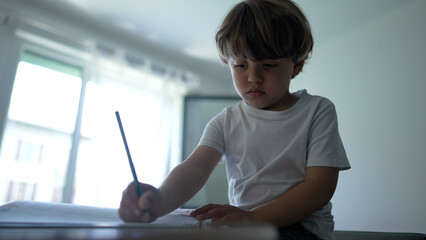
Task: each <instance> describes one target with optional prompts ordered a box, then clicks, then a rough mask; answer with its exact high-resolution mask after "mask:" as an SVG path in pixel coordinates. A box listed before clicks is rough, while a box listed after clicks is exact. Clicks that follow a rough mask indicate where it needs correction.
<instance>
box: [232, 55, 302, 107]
mask: <svg viewBox="0 0 426 240" xmlns="http://www.w3.org/2000/svg"><path fill="white" fill-rule="evenodd" d="M228 65H229V67H230V69H231V74H232V80H233V82H234V86H235V89H236V90H237V92H238V94H239V95H240V96H241V97H242V98H243V99H244V101H245V102H246V103H248V104H250V105H251V106H253V107H255V108H259V109H264V110H270V111H281V110H285V109H288V108H290V107H291V106H292V105H293V104H294V103H296V101H297V98H296V97H295V96H293V95H292V94H290V92H289V86H290V80H291V78H292V77H295V76H296V75H297V74H299V72H300V71H301V70H302V68H303V62H301V63H298V64H294V63H293V61H292V60H291V59H287V58H279V59H273V60H268V59H265V60H260V61H252V60H249V59H247V58H230V59H229V61H228Z"/></svg>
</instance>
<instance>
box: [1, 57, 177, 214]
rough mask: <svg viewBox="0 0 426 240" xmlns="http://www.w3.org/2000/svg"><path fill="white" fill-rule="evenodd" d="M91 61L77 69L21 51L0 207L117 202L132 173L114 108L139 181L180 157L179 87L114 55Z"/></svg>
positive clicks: (157, 178)
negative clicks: (33, 202)
mask: <svg viewBox="0 0 426 240" xmlns="http://www.w3.org/2000/svg"><path fill="white" fill-rule="evenodd" d="M92 61H93V62H90V64H89V67H87V68H88V69H86V68H85V69H84V72H85V74H83V68H82V67H79V66H74V65H72V64H68V63H66V62H62V61H58V60H56V59H54V58H49V57H46V56H43V55H41V54H38V53H36V52H35V51H34V52H33V51H25V52H24V53H23V54H22V58H21V61H20V62H19V65H18V70H17V74H16V79H15V83H14V87H13V92H12V98H11V103H10V107H9V113H8V120H7V124H6V128H5V133H4V136H3V141H2V149H0V205H1V204H4V203H6V202H10V201H15V200H20V199H25V200H38V201H53V202H62V201H65V202H72V203H77V204H85V205H94V206H104V207H118V204H119V201H120V198H121V192H122V191H123V189H124V188H125V187H126V186H127V184H128V183H129V182H131V181H132V176H131V172H130V168H129V165H128V162H127V157H126V152H125V149H124V145H123V142H122V139H121V136H120V132H119V128H118V124H117V122H116V118H115V111H120V115H121V118H122V121H123V125H124V129H125V131H126V136H127V138H128V139H127V140H128V143H129V147H130V151H131V153H132V157H133V160H134V164H135V167H136V171H137V172H138V177H139V180H140V181H141V182H147V183H149V184H152V185H154V186H158V185H159V184H160V183H161V181H162V179H163V178H164V176H165V174H166V173H167V172H168V171H169V169H170V167H171V166H170V165H173V164H174V163H177V162H179V156H180V154H179V153H180V148H179V143H180V142H179V140H180V139H179V135H180V132H179V129H180V126H181V122H180V119H181V112H182V102H183V94H184V91H185V88H184V86H183V85H181V83H179V82H178V81H173V79H165V78H164V77H160V76H158V75H156V74H153V73H151V72H149V71H144V70H143V69H142V70H141V69H134V68H132V67H129V66H126V65H125V64H122V63H120V61H106V60H103V59H102V58H100V57H94V58H93V59H92ZM87 72H90V74H87Z"/></svg>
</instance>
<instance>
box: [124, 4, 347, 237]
mask: <svg viewBox="0 0 426 240" xmlns="http://www.w3.org/2000/svg"><path fill="white" fill-rule="evenodd" d="M216 43H217V47H218V50H219V53H220V57H221V60H222V61H223V62H224V63H226V64H228V65H229V68H230V70H231V74H232V79H233V83H234V86H235V89H236V90H237V92H238V94H239V95H240V96H241V98H242V101H240V102H239V103H238V104H237V105H236V106H232V107H228V108H226V109H224V110H223V111H222V112H221V113H220V114H218V115H217V116H216V117H214V118H213V119H212V120H211V121H210V122H209V123H208V124H207V126H206V128H205V130H204V133H203V136H202V138H201V140H200V143H199V145H198V147H197V148H196V149H195V150H194V152H193V153H192V154H191V155H190V156H189V157H188V159H186V160H185V161H184V162H182V163H181V164H180V165H178V166H177V167H176V168H175V169H173V170H172V171H171V172H170V174H169V175H168V176H167V178H166V179H165V180H164V182H163V184H162V185H161V186H160V187H159V188H158V189H156V188H154V187H152V186H149V185H147V184H141V187H142V189H143V194H142V196H141V197H140V198H138V197H137V194H136V191H135V188H134V185H133V184H129V186H128V187H127V188H126V190H125V191H124V192H123V197H122V201H121V205H120V209H119V215H120V217H121V218H122V219H123V220H124V221H154V220H155V219H156V218H158V217H160V216H162V215H164V214H167V213H169V212H171V211H173V210H174V209H176V208H178V207H180V206H181V205H183V204H184V203H185V202H186V201H188V200H189V199H190V198H191V197H192V196H194V195H195V194H196V193H197V192H198V191H199V190H200V188H201V187H202V186H203V185H204V183H205V182H206V180H207V179H208V177H209V175H210V173H211V172H212V171H213V169H214V168H215V166H216V165H217V164H218V163H219V161H220V160H221V158H222V157H223V158H224V159H225V163H226V167H227V177H228V182H229V192H228V195H229V200H230V205H219V204H208V205H205V206H203V207H200V208H198V209H196V210H194V211H193V212H192V214H191V215H192V216H194V217H197V218H198V219H200V220H204V219H211V220H212V223H213V224H216V225H224V224H233V223H236V222H240V221H247V220H248V221H254V222H265V223H270V224H274V225H275V226H277V228H279V231H280V237H281V238H282V239H330V238H332V232H333V228H334V221H333V216H332V214H331V203H330V202H329V201H330V199H331V198H332V196H333V194H334V191H335V188H336V184H337V179H338V174H339V170H344V169H348V168H350V165H349V162H348V160H347V157H346V153H345V150H344V147H343V144H342V142H341V139H340V136H339V132H338V126H337V116H336V111H335V107H334V105H333V103H332V102H331V101H329V100H328V99H326V98H323V97H320V96H312V95H310V94H308V93H307V91H306V90H300V91H297V92H295V93H290V92H289V84H290V81H291V79H292V78H294V77H296V76H297V75H298V74H299V73H300V71H301V70H302V68H303V66H304V63H305V60H306V59H307V57H308V56H309V54H310V52H311V51H312V47H313V39H312V34H311V30H310V26H309V23H308V21H307V20H306V18H305V16H304V14H303V13H302V11H301V10H300V9H299V8H298V7H297V6H296V5H295V4H294V3H293V2H292V1H290V0H247V1H244V2H241V3H239V4H237V5H236V6H235V7H234V8H233V9H231V11H230V12H229V13H228V14H227V16H226V18H225V19H224V20H223V23H222V25H221V27H220V29H219V30H218V32H217V34H216ZM146 213H149V216H148V217H147V214H146Z"/></svg>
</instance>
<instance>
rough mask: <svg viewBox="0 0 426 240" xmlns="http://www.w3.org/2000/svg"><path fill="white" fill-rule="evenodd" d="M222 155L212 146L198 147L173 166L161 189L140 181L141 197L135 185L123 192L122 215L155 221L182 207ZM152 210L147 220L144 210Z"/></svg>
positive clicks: (129, 218)
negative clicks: (137, 193)
mask: <svg viewBox="0 0 426 240" xmlns="http://www.w3.org/2000/svg"><path fill="white" fill-rule="evenodd" d="M220 158H221V154H220V153H219V152H218V151H217V150H215V149H213V148H210V147H206V146H199V147H197V148H196V149H195V150H194V152H193V153H192V154H191V156H190V157H189V158H188V159H187V160H185V161H184V162H182V163H181V164H179V165H178V166H177V167H176V168H174V169H173V170H172V171H171V172H170V174H169V175H168V176H167V178H166V179H165V180H164V182H163V184H162V185H161V187H160V188H159V189H156V188H154V187H152V186H149V185H146V184H141V187H142V192H143V193H142V196H141V197H140V198H139V199H138V198H137V195H136V191H135V188H134V186H133V185H132V184H129V186H128V187H127V188H126V190H125V191H124V192H123V196H122V200H121V204H120V209H119V215H120V217H121V219H123V220H124V221H126V222H131V221H154V220H155V219H157V218H158V217H160V216H162V215H164V214H167V213H169V212H171V211H173V210H174V209H176V208H178V207H180V206H182V205H183V204H184V203H185V202H186V201H188V200H189V199H190V198H191V197H192V196H194V195H195V194H196V193H197V192H198V191H199V190H200V189H201V187H202V186H203V185H204V184H205V182H206V181H207V179H208V177H209V176H210V174H211V172H212V171H213V169H214V168H215V167H216V165H217V163H218V162H219V160H220ZM146 212H148V213H149V215H150V216H149V219H145V217H144V213H146Z"/></svg>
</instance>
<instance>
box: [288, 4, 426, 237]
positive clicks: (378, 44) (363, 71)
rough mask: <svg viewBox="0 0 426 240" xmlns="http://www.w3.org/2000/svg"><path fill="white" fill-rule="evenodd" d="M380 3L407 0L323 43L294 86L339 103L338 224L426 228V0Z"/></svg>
mask: <svg viewBox="0 0 426 240" xmlns="http://www.w3.org/2000/svg"><path fill="white" fill-rule="evenodd" d="M373 2H374V3H375V4H378V2H380V3H381V4H383V8H385V7H386V5H387V4H388V3H389V4H391V3H392V2H393V3H395V2H404V4H401V5H399V6H398V7H397V8H394V9H389V11H387V12H384V13H382V14H380V15H376V16H374V17H373V18H371V19H369V20H368V21H366V22H365V23H363V24H361V25H356V26H354V27H352V28H350V29H345V30H344V31H341V32H340V33H338V34H336V35H334V36H332V37H330V38H329V39H327V41H320V42H319V43H318V44H317V45H316V46H315V50H314V54H313V56H312V58H311V59H310V60H309V63H308V64H306V65H305V69H304V72H303V73H302V74H301V75H299V77H298V78H297V79H295V80H294V82H293V89H300V88H306V89H308V91H310V92H311V93H314V94H318V95H324V96H326V97H328V98H330V99H331V100H332V101H334V103H335V104H336V107H337V111H338V116H339V124H340V132H341V137H342V139H343V141H344V144H345V147H346V150H347V154H348V157H349V160H350V162H351V165H352V169H351V170H348V171H345V172H341V174H340V182H339V184H338V188H337V191H336V193H335V195H334V198H333V203H334V210H333V213H334V215H335V220H336V229H346V230H347V229H350V230H371V231H412V232H422V233H426V187H425V183H426V126H425V124H426V106H425V103H426V94H425V91H426V60H425V58H426V45H425V44H426V26H425V24H426V14H425V11H426V1H424V0H410V1H389V0H380V1H379V0H374V1H373ZM380 3H379V4H380ZM307 14H309V12H308V13H307ZM311 21H315V19H311ZM336 21H338V19H336ZM313 25H314V24H313Z"/></svg>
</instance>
